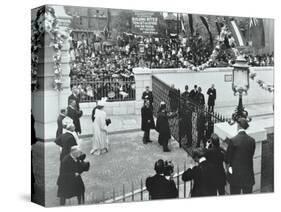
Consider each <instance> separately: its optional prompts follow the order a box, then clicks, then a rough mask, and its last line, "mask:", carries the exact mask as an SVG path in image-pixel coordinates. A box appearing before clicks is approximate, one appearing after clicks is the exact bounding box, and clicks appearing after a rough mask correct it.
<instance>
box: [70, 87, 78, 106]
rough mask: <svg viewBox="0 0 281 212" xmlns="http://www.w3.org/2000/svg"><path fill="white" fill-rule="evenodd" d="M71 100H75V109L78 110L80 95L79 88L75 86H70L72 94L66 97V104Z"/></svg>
mask: <svg viewBox="0 0 281 212" xmlns="http://www.w3.org/2000/svg"><path fill="white" fill-rule="evenodd" d="M71 100H75V102H76V110H78V111H79V110H80V97H79V90H78V88H77V87H76V86H73V88H72V94H71V95H70V96H69V97H68V105H69V104H70V102H71Z"/></svg>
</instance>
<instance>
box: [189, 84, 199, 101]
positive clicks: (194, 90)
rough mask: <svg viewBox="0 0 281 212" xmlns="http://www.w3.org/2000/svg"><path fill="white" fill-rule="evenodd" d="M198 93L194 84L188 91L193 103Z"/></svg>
mask: <svg viewBox="0 0 281 212" xmlns="http://www.w3.org/2000/svg"><path fill="white" fill-rule="evenodd" d="M197 94H198V90H197V85H194V89H192V90H191V91H190V94H189V97H190V99H191V100H192V101H193V102H194V103H195V102H196V97H197Z"/></svg>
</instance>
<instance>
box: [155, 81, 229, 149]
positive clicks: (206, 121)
mask: <svg viewBox="0 0 281 212" xmlns="http://www.w3.org/2000/svg"><path fill="white" fill-rule="evenodd" d="M152 93H153V97H154V101H153V102H154V115H155V116H156V117H157V110H158V108H159V106H160V102H161V101H164V102H165V103H166V105H167V110H168V111H172V112H173V113H175V116H172V117H173V118H170V119H169V124H170V130H171V135H172V136H173V138H174V139H175V140H177V141H178V142H179V145H180V147H183V148H184V149H185V150H186V151H187V152H188V153H191V151H192V149H193V148H195V147H199V146H203V145H204V143H205V142H206V141H207V140H208V139H209V138H210V136H211V134H212V133H213V131H214V124H215V123H218V122H224V121H229V119H228V118H226V117H225V116H223V115H221V114H219V113H216V112H209V111H208V108H207V107H206V106H204V105H199V104H198V103H197V102H194V101H193V100H192V99H190V98H188V97H184V96H182V95H181V92H180V90H177V89H172V88H171V87H170V86H169V85H167V84H166V83H165V82H163V81H161V80H160V79H158V78H157V77H156V76H152Z"/></svg>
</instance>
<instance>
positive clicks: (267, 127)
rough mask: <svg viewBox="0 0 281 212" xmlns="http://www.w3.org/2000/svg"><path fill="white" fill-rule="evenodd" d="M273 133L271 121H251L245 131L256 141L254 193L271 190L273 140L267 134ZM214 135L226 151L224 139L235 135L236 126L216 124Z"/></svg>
mask: <svg viewBox="0 0 281 212" xmlns="http://www.w3.org/2000/svg"><path fill="white" fill-rule="evenodd" d="M272 132H273V120H271V121H270V122H269V121H264V120H258V121H252V122H250V127H249V128H248V129H247V134H248V135H250V136H251V137H253V138H254V139H255V141H256V150H255V154H254V173H255V185H254V187H253V191H254V192H261V191H262V192H264V190H265V189H267V190H269V188H270V186H271V185H272V188H273V175H272V173H273V151H272V147H273V142H274V141H273V138H272V139H268V135H269V133H272ZM214 133H216V134H217V135H218V136H219V138H220V139H221V146H222V147H223V148H224V149H227V143H225V142H224V140H225V139H226V138H232V137H234V136H235V135H236V134H237V125H236V124H235V125H232V126H230V125H229V124H228V123H226V122H224V123H217V124H215V126H214Z"/></svg>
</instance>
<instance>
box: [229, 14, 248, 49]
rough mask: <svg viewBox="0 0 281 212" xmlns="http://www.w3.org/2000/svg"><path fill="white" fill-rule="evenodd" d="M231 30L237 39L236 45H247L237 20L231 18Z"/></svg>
mask: <svg viewBox="0 0 281 212" xmlns="http://www.w3.org/2000/svg"><path fill="white" fill-rule="evenodd" d="M228 25H229V30H230V31H231V34H232V36H233V37H234V39H235V41H236V45H238V46H245V43H246V42H245V38H244V36H243V35H242V33H241V31H240V29H239V27H238V25H237V23H236V21H235V20H234V19H232V20H229V23H228Z"/></svg>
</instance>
